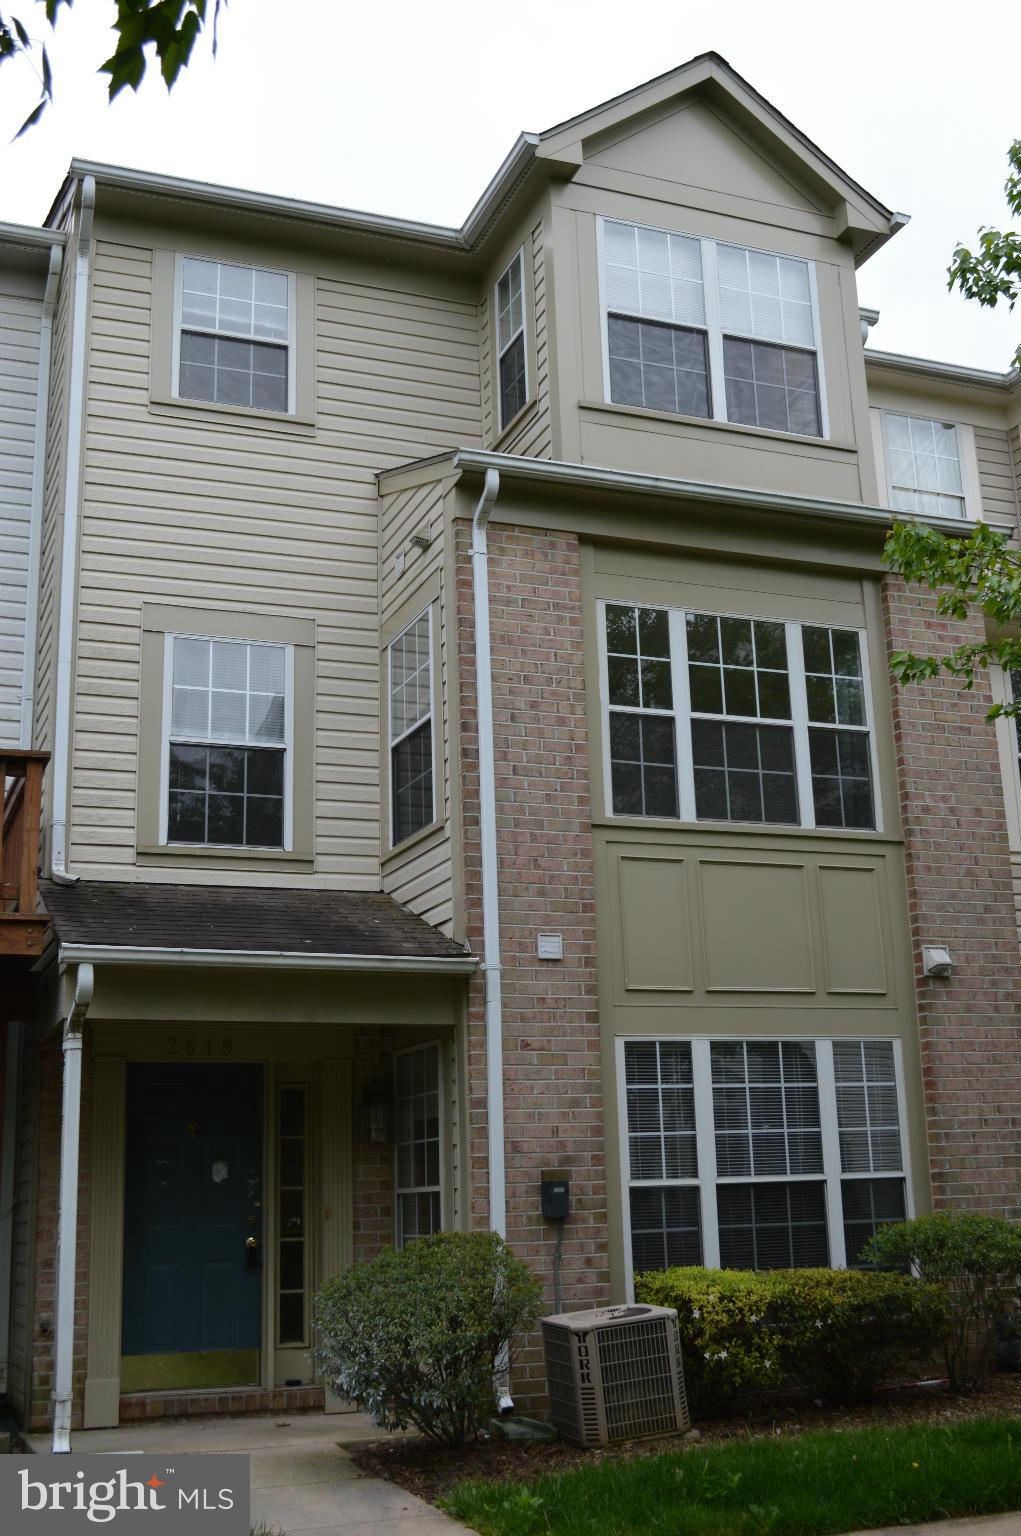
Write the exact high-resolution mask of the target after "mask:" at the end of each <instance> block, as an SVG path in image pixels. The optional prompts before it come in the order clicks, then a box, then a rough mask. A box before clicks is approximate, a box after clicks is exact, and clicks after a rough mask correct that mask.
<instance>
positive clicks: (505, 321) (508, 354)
mask: <svg viewBox="0 0 1021 1536" xmlns="http://www.w3.org/2000/svg"><path fill="white" fill-rule="evenodd" d="M526 351H527V349H526V347H525V255H524V251H523V250H521V251H518V253H517V255H516V256H515V257H514V260H513V261H512V262H511V264H510V266H509V267H508V268H507V270H506V272H504V274H503V276H502V277H501V278H500V281H499V282H498V283H497V285H496V356H497V375H498V380H499V390H498V394H499V400H500V431H501V432H502V431H503V429H504V427H506V426H508V425H509V424H510V422H512V421H513V420H514V417H515V416H516V415H517V414H518V412H519V411H520V410H521V408H522V407H523V406H524V404H525V401H526V400H527V399H528V362H527V355H526Z"/></svg>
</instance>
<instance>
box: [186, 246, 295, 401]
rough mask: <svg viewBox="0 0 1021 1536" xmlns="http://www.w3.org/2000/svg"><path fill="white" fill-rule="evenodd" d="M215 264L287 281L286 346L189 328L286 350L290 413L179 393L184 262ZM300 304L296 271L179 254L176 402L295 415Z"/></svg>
mask: <svg viewBox="0 0 1021 1536" xmlns="http://www.w3.org/2000/svg"><path fill="white" fill-rule="evenodd" d="M189 258H190V259H191V260H193V261H213V262H216V264H217V266H221V267H240V268H241V269H242V270H243V271H246V272H272V273H273V274H274V275H275V276H277V277H285V278H286V279H287V341H286V343H284V342H282V341H280V340H279V339H275V338H272V337H268V336H250V335H246V334H245V333H244V332H242V331H225V330H210V329H208V328H207V327H205V326H199V325H190V326H188V330H190V331H198V332H200V333H201V334H202V335H204V336H226V337H227V338H228V339H230V340H232V341H255V342H263V343H265V344H266V345H268V346H276V347H286V351H287V410H286V412H280V411H272V410H267V409H266V408H265V407H263V406H243V405H242V406H229V407H224V405H223V403H222V402H217V401H215V400H193V399H192V397H191V396H190V395H182V394H181V392H180V380H181V330H182V301H183V284H184V263H185V261H186V260H188V259H189ZM296 316H297V305H296V296H295V281H294V273H293V272H283V271H281V270H280V268H279V267H262V266H258V265H256V263H255V262H246V261H224V260H222V258H220V257H219V256H206V255H200V254H199V253H198V252H197V251H178V252H177V254H176V258H175V261H174V323H173V328H172V332H171V363H170V394H171V398H172V399H174V400H183V401H185V402H186V403H187V404H188V405H205V406H208V408H209V409H210V410H217V409H224V408H226V409H230V410H242V411H244V410H254V411H259V412H262V413H263V414H268V415H270V416H279V415H287V416H293V415H294V413H295V410H296V405H297V390H298V385H297V368H296V366H295V358H296V351H297V349H296V337H297V319H296Z"/></svg>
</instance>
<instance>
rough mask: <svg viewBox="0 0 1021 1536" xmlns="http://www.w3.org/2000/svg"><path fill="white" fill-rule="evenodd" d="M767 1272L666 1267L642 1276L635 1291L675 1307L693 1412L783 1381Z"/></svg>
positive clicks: (644, 1298) (655, 1303) (641, 1296)
mask: <svg viewBox="0 0 1021 1536" xmlns="http://www.w3.org/2000/svg"><path fill="white" fill-rule="evenodd" d="M765 1279H766V1276H765V1275H763V1274H757V1273H755V1272H753V1271H751V1270H743V1269H664V1270H654V1271H652V1272H651V1273H650V1274H646V1275H638V1276H637V1277H636V1280H635V1296H636V1299H637V1300H638V1301H644V1302H648V1303H649V1304H650V1305H651V1306H657V1307H675V1308H676V1309H677V1324H678V1328H679V1330H680V1335H681V1350H682V1353H683V1356H684V1384H685V1388H686V1390H687V1394H688V1400H689V1402H690V1403H691V1407H692V1412H693V1413H696V1414H705V1413H708V1412H711V1411H712V1410H714V1409H719V1408H723V1407H725V1406H726V1405H727V1404H728V1403H729V1402H730V1401H731V1400H732V1399H733V1398H734V1397H735V1396H736V1395H737V1394H738V1393H739V1392H742V1391H745V1390H748V1389H758V1390H762V1389H763V1388H766V1387H775V1386H779V1384H780V1353H779V1342H780V1341H779V1339H778V1338H777V1336H776V1334H775V1333H774V1332H773V1331H772V1329H771V1328H770V1327H769V1326H768V1324H767V1322H766V1318H765V1311H766V1292H765V1285H764V1281H765Z"/></svg>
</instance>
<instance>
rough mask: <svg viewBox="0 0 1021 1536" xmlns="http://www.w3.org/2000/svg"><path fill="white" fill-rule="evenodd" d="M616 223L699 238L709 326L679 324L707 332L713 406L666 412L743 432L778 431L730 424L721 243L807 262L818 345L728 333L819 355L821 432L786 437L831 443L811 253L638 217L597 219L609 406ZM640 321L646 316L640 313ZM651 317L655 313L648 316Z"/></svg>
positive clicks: (605, 390)
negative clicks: (611, 233)
mask: <svg viewBox="0 0 1021 1536" xmlns="http://www.w3.org/2000/svg"><path fill="white" fill-rule="evenodd" d="M607 223H611V224H631V225H632V226H633V227H634V228H636V229H650V230H655V232H656V233H657V234H663V235H683V236H684V237H685V238H686V239H688V240H697V241H698V243H699V247H700V250H701V259H702V295H703V301H704V304H705V325H704V326H697V325H688V326H684V327H678V328H680V329H686V330H695V331H698V330H703V331H704V332H705V336H706V342H707V346H706V354H707V358H708V363H709V403H710V406H711V408H712V410H711V415H710V416H708V417H701V416H699V417H689V416H686V415H684V413H683V412H681V411H677V412H664V413H663V414H665V415H676V416H677V417H678V419H679V420H681V421H703V420H706V421H717V422H720V423H721V424H722V425H724V426H728V425H730V426H736V427H740V428H741V429H742V431H753V432H764V433H766V434H767V435H774V436H775V435H777V433H776V429H774V428H772V427H756V426H754V425H750V424H749V423H748V422H730V421H729V418H728V416H727V387H726V380H725V377H724V364H723V336H724V331H723V319H722V315H721V312H720V284H719V269H718V264H717V261H716V251H717V247H718V246H721V245H728V246H732V247H733V248H734V249H735V250H741V251H754V252H755V254H756V255H761V256H773V257H779V258H780V259H781V260H788V261H803V262H804V263H805V266H806V267H807V268H808V289H809V295H810V298H811V301H812V331H813V334H814V336H815V345H814V347H798V346H794V345H793V344H792V343H789V342H774V341H767V340H766V339H765V338H764V337H762V336H749V335H747V334H746V333H744V332H741V331H736V330H728V331H727V333H726V334H727V335H728V336H734V337H738V338H740V339H741V340H744V341H755V342H759V343H761V345H763V346H780V347H784V348H785V349H786V350H788V351H792V352H811V353H812V354H813V356H814V357H815V371H816V377H817V381H818V385H819V424H820V428H821V431H820V433H819V436H818V437H817V436H816V435H815V434H814V433H810V432H796V433H783V434H781V435H783V436H793V437H803V438H805V439H806V440H807V441H808V442H810V443H818V442H825V441H828V439H829V436H830V419H829V408H828V405H827V396H826V368H825V365H824V360H823V346H822V329H821V326H820V324H819V288H818V284H817V281H816V274H815V262H814V261H812V260H811V259H810V258H809V257H807V256H792V255H790V254H789V253H788V252H781V251H771V250H768V249H767V248H766V247H765V246H757V245H741V244H740V242H739V241H736V240H712V239H709V238H708V237H707V236H704V235H691V234H688V232H687V231H686V230H681V229H668V228H666V227H665V226H664V225H661V224H638V223H636V221H635V220H633V219H607V218H605V217H600V218H599V219H598V220H597V223H596V254H597V263H598V268H599V310H600V331H601V343H602V358H603V400H604V402H605V404H606V405H613V404H614V401H613V400H612V398H611V394H610V332H609V306H608V304H607V300H606V254H605V253H606V240H605V234H604V230H605V226H606V224H607ZM634 318H635V319H636V320H638V319H641V318H643V317H642V316H639V315H635V316H634ZM644 318H645V319H649V318H650V317H649V316H645V317H644ZM651 323H653V324H656V323H659V324H667V325H669V324H674V322H671V321H661V322H656V321H652V322H651Z"/></svg>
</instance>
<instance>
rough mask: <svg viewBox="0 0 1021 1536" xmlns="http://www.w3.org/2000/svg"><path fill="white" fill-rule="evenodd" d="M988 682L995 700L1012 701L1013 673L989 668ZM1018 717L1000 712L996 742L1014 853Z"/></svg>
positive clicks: (1017, 843) (1020, 787)
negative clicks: (1016, 718)
mask: <svg viewBox="0 0 1021 1536" xmlns="http://www.w3.org/2000/svg"><path fill="white" fill-rule="evenodd" d="M989 686H990V692H991V693H992V696H993V703H994V704H1010V703H1013V699H1014V690H1013V688H1012V687H1011V681H1010V676H1009V674H1008V673H1006V672H1005V671H1004V670H1003V668H1002V667H998V666H996V665H993V666H991V667H990V668H989ZM1017 723H1018V722H1017V721H1016V720H1014V719H1013V718H1012V717H1010V716H1006V717H1005V716H1003V715H998V716H997V718H996V720H995V721H994V726H995V729H996V744H997V747H998V748H999V752H1000V772H1001V775H1002V778H1003V798H1004V805H1005V810H1006V816H1007V838H1008V841H1009V843H1010V849H1011V852H1012V853H1018V852H1021V763H1019V761H1018V754H1019V750H1021V744H1019V742H1018V739H1017V733H1016V730H1015V726H1016V725H1017Z"/></svg>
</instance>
